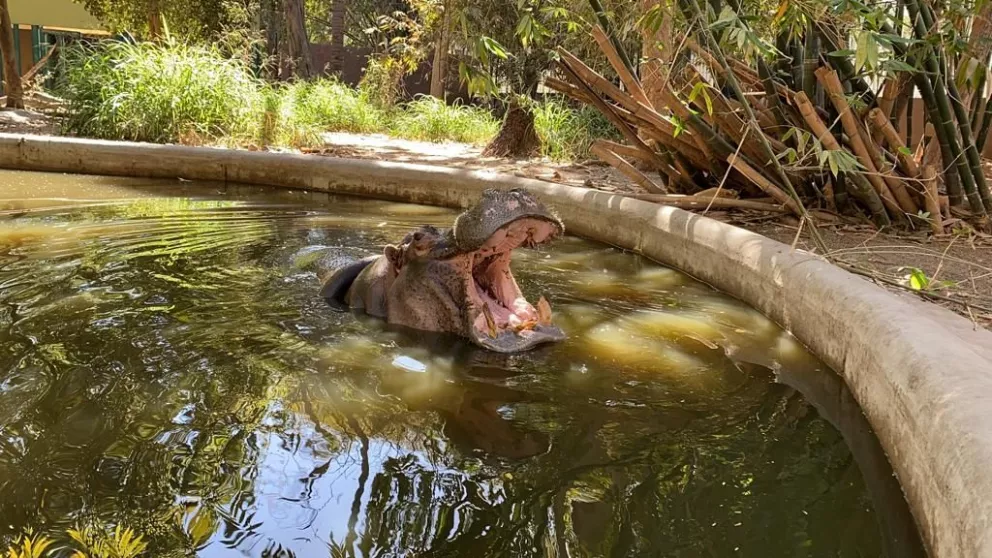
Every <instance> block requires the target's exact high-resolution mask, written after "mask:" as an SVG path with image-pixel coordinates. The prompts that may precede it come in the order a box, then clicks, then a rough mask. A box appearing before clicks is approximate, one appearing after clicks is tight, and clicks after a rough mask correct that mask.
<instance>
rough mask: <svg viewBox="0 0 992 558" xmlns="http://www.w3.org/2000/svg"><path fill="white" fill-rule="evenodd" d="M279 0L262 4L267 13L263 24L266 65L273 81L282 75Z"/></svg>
mask: <svg viewBox="0 0 992 558" xmlns="http://www.w3.org/2000/svg"><path fill="white" fill-rule="evenodd" d="M277 2H278V0H265V1H264V2H263V4H262V6H263V10H264V11H265V14H264V15H263V16H262V25H263V26H264V27H265V67H266V70H267V73H268V76H269V79H271V80H272V81H277V80H278V79H279V78H280V77H281V76H280V75H279V74H280V72H279V70H280V69H281V68H282V57H281V56H280V53H281V52H282V51H281V49H280V47H279V35H280V33H279V30H280V28H281V26H282V23H283V20H282V18H281V17H280V11H279V9H278V8H277Z"/></svg>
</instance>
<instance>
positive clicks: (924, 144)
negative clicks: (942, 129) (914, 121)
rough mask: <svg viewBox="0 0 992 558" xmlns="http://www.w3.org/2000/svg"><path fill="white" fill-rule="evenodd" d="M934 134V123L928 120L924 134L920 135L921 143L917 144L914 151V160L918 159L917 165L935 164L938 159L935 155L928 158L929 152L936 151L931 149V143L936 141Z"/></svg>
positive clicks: (921, 166)
mask: <svg viewBox="0 0 992 558" xmlns="http://www.w3.org/2000/svg"><path fill="white" fill-rule="evenodd" d="M934 134H935V130H934V128H933V123H932V122H927V125H926V127H924V128H923V135H922V136H920V143H918V144H916V151H915V152H914V153H913V160H914V161H916V165H917V166H918V167H920V168H923V167H925V166H927V165H928V164H934V162H935V160H936V159H935V158H934V157H931V158H930V160H929V161H928V160H927V159H928V157H927V152H928V151H934V150H933V149H931V145H933V142H934V137H933V136H934ZM935 147H936V146H935Z"/></svg>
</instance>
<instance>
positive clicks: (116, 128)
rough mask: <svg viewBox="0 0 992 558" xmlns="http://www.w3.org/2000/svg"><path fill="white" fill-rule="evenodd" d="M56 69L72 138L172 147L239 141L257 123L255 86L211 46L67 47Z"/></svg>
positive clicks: (257, 87)
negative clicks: (172, 144) (60, 68)
mask: <svg viewBox="0 0 992 558" xmlns="http://www.w3.org/2000/svg"><path fill="white" fill-rule="evenodd" d="M62 64H63V68H64V72H63V78H62V81H61V82H60V83H59V84H57V86H56V88H57V90H58V92H59V94H60V95H61V96H62V97H63V98H64V99H65V100H66V101H67V102H68V113H69V116H68V118H67V120H66V122H65V126H66V128H67V131H69V132H71V133H74V134H79V135H83V136H90V137H98V138H106V139H122V140H134V141H150V142H176V141H180V140H185V141H195V140H196V139H200V138H203V139H212V138H218V137H221V136H238V137H240V136H245V135H248V134H249V131H250V130H253V129H254V128H255V126H257V118H255V117H256V115H257V114H258V112H259V110H260V108H261V104H262V95H261V93H260V91H261V88H260V87H261V84H260V83H259V81H258V80H257V79H256V78H255V77H254V76H253V75H252V73H251V71H250V70H249V69H248V68H247V67H246V66H245V65H244V64H243V63H241V62H239V61H237V60H232V59H229V58H225V57H223V56H221V55H220V53H218V52H217V51H216V50H215V49H212V48H207V47H200V46H191V45H186V44H182V43H171V44H167V45H158V44H154V43H138V44H129V43H124V42H115V41H106V42H102V43H100V44H98V45H97V46H95V47H85V46H77V47H74V48H72V49H69V50H67V51H66V52H65V54H64V56H63V59H62Z"/></svg>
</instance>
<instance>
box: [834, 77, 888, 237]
mask: <svg viewBox="0 0 992 558" xmlns="http://www.w3.org/2000/svg"><path fill="white" fill-rule="evenodd" d="M816 79H817V80H819V82H820V85H822V86H823V90H824V91H825V92H826V93H827V96H828V97H829V98H830V102H831V103H833V105H834V108H836V109H837V113H838V114H840V122H841V125H842V126H843V127H844V131H845V132H846V133H847V137H848V139H849V141H850V142H851V148H852V150H853V151H854V154H855V155H856V156H857V157H858V159H859V160H860V161H861V164H862V165H863V166H864V167H865V170H866V171H867V178H868V181H869V182H870V183H871V185H872V186H874V188H875V190H876V191H877V192H878V194H879V196H880V197H881V198H882V203H884V204H885V206H886V207H887V208H888V209H889V211H890V212H891V213H892V217H893V218H894V219H896V220H898V221H905V220H906V216H905V215H904V214H903V211H904V210H903V208H902V207H901V206H900V205H899V202H898V201H896V198H895V196H893V195H892V191H891V190H889V186H888V185H887V184H886V183H885V181H884V180H882V177H881V176H879V174H878V169H877V168H875V162H874V161H873V160H872V157H871V154H870V153H869V152H868V148H867V147H866V146H865V142H864V141H863V140H862V139H861V132H860V131H859V130H858V121H857V119H856V118H855V117H854V113H853V112H852V111H851V106H850V105H848V104H847V99H846V98H844V87H843V86H842V85H841V83H840V78H839V77H837V72H835V71H834V70H831V69H830V68H828V67H826V66H824V67H821V68H818V69H817V70H816Z"/></svg>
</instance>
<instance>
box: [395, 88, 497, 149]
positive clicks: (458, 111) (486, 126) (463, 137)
mask: <svg viewBox="0 0 992 558" xmlns="http://www.w3.org/2000/svg"><path fill="white" fill-rule="evenodd" d="M497 130H499V121H497V120H496V119H495V118H493V115H492V114H491V113H490V112H489V111H488V110H485V109H483V108H479V107H473V106H466V105H460V104H455V105H449V104H447V103H445V102H444V101H441V100H440V99H437V98H436V97H430V96H427V95H422V96H420V97H418V98H417V99H415V100H413V101H411V102H409V103H407V104H406V105H404V106H403V107H402V110H401V111H399V112H398V113H397V114H396V115H395V117H394V119H393V122H392V124H391V126H390V133H392V134H393V135H396V136H400V137H404V138H409V139H417V140H426V141H434V142H439V141H459V142H464V143H485V142H487V141H489V140H490V139H492V138H493V136H495V135H496V131H497Z"/></svg>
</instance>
